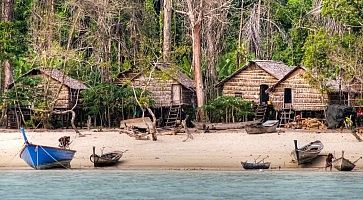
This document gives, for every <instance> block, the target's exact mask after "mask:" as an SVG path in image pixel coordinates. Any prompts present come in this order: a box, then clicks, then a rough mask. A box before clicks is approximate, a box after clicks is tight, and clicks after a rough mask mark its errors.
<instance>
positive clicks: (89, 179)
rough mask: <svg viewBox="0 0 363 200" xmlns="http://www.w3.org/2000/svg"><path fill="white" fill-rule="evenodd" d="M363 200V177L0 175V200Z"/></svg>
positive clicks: (191, 173) (289, 173) (279, 174)
mask: <svg viewBox="0 0 363 200" xmlns="http://www.w3.org/2000/svg"><path fill="white" fill-rule="evenodd" d="M312 198H314V199H330V200H331V199H363V173H362V172H349V173H344V172H305V171H263V172H260V171H252V172H250V171H238V172H221V171H216V172H214V171H116V170H48V171H36V170H24V171H0V199H1V200H5V199H6V200H7V199H16V200H19V199H62V200H63V199H87V200H90V199H105V200H106V199H248V200H250V199H304V200H306V199H312Z"/></svg>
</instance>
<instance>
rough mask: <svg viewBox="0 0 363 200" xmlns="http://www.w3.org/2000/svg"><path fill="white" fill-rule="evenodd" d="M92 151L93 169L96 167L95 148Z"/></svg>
mask: <svg viewBox="0 0 363 200" xmlns="http://www.w3.org/2000/svg"><path fill="white" fill-rule="evenodd" d="M92 149H93V167H96V160H95V158H96V147H95V146H93V147H92Z"/></svg>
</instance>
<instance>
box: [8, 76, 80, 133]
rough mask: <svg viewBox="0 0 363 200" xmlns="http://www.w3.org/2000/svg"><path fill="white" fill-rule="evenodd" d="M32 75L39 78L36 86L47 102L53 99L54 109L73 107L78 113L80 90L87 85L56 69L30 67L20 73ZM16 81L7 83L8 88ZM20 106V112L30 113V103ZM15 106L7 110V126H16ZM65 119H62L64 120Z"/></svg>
mask: <svg viewBox="0 0 363 200" xmlns="http://www.w3.org/2000/svg"><path fill="white" fill-rule="evenodd" d="M26 76H27V77H34V78H40V83H39V85H37V86H36V87H38V88H42V89H43V91H44V93H45V94H44V95H46V96H45V97H46V98H47V100H48V101H49V102H52V101H55V104H54V109H56V110H68V109H71V108H73V107H74V106H75V105H76V101H77V99H78V102H77V105H76V107H75V109H74V110H75V111H76V112H77V113H79V111H80V109H81V104H80V102H81V101H80V98H81V97H80V92H81V91H82V90H85V89H87V86H86V85H85V84H84V83H82V82H81V81H79V80H76V79H73V78H71V77H70V76H67V75H66V74H64V73H63V72H61V71H59V70H56V69H32V70H30V71H28V72H27V73H25V74H24V75H22V76H21V77H26ZM15 84H16V82H13V83H12V84H10V85H9V88H12V87H14V85H15ZM20 106H21V107H22V112H23V113H22V114H26V113H28V115H30V112H31V110H30V109H29V108H30V107H31V106H32V105H20ZM18 109H19V108H18ZM17 112H19V111H17V109H16V108H13V109H9V110H8V126H10V127H16V124H14V123H16V121H20V120H17V119H16V116H18V117H19V116H20V115H17V114H15V113H17ZM64 120H65V119H62V121H64Z"/></svg>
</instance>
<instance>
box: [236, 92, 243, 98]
mask: <svg viewBox="0 0 363 200" xmlns="http://www.w3.org/2000/svg"><path fill="white" fill-rule="evenodd" d="M234 96H235V97H242V92H235V93H234Z"/></svg>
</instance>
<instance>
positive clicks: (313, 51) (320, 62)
mask: <svg viewBox="0 0 363 200" xmlns="http://www.w3.org/2000/svg"><path fill="white" fill-rule="evenodd" d="M331 47H332V41H331V40H330V37H329V36H328V34H327V33H326V31H325V30H323V29H321V30H320V31H319V32H317V33H316V34H311V35H309V37H308V38H307V40H306V42H305V44H304V50H305V55H304V61H303V63H304V66H305V67H306V68H307V69H309V70H310V71H314V72H315V73H316V74H317V75H319V76H321V77H319V78H320V79H321V80H323V79H325V78H327V77H331V76H334V75H336V72H337V69H336V68H335V66H334V65H333V64H332V63H331V61H330V60H329V59H328V53H329V51H330V48H331Z"/></svg>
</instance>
